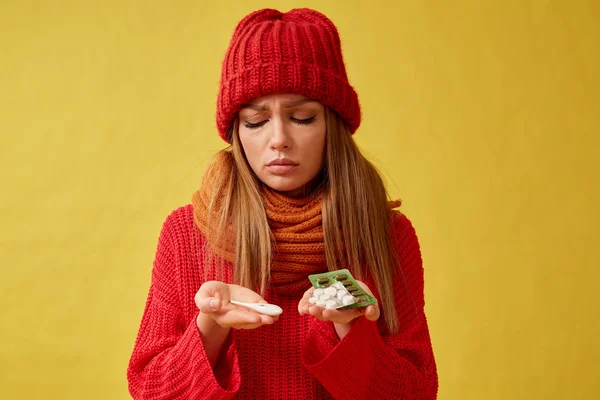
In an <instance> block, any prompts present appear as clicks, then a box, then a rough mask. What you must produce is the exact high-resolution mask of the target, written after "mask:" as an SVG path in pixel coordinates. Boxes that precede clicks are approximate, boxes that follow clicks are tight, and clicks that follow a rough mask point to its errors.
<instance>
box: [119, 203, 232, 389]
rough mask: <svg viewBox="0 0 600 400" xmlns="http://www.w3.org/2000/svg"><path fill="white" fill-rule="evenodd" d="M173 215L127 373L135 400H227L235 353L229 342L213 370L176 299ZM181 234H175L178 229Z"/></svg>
mask: <svg viewBox="0 0 600 400" xmlns="http://www.w3.org/2000/svg"><path fill="white" fill-rule="evenodd" d="M177 219H178V218H177V215H176V212H174V213H173V214H171V215H170V216H169V218H167V220H166V222H165V224H164V225H163V228H162V230H161V233H160V236H159V240H158V246H157V251H156V256H155V260H154V266H153V269H152V283H151V285H150V290H149V294H148V298H147V301H146V306H145V309H144V313H143V317H142V321H141V325H140V329H139V331H138V336H137V339H136V342H135V346H134V350H133V354H132V355H131V358H130V361H129V368H128V369H127V379H128V381H129V392H130V394H131V395H132V397H133V398H134V399H144V400H147V399H230V398H232V397H233V396H234V395H235V394H236V392H237V390H238V388H239V383H240V379H239V376H240V374H239V365H238V361H237V353H236V352H235V349H234V346H233V345H232V344H231V341H230V340H228V341H227V342H226V344H225V346H224V349H223V352H222V354H221V357H220V359H219V361H218V364H217V366H216V367H215V369H214V370H213V368H212V367H211V365H210V362H209V360H208V357H207V355H206V352H205V350H204V346H203V342H202V338H201V337H200V333H199V332H198V328H197V327H196V317H197V315H198V313H197V312H194V313H193V317H192V318H190V317H189V314H190V313H189V312H188V313H184V312H183V310H182V307H183V306H182V302H181V301H180V299H179V290H178V285H179V279H178V275H179V273H178V265H177V261H176V259H177V257H176V249H175V247H174V245H173V243H174V241H173V240H172V237H173V236H174V235H173V233H175V232H176V231H177V230H178V229H179V227H178V222H177ZM179 230H180V229H179ZM186 314H188V316H187V317H186Z"/></svg>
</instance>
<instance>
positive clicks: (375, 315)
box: [364, 303, 381, 321]
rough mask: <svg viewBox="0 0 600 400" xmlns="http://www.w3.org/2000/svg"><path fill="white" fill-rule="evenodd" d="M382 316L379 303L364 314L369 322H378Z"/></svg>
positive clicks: (368, 308) (369, 307)
mask: <svg viewBox="0 0 600 400" xmlns="http://www.w3.org/2000/svg"><path fill="white" fill-rule="evenodd" d="M380 314H381V312H380V311H379V307H378V306H377V303H375V304H371V305H370V306H367V308H366V309H365V312H364V315H365V318H367V319H368V320H369V321H377V320H378V319H379V316H380Z"/></svg>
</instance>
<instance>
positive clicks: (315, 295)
mask: <svg viewBox="0 0 600 400" xmlns="http://www.w3.org/2000/svg"><path fill="white" fill-rule="evenodd" d="M322 294H323V289H315V291H314V292H313V297H316V298H319V296H321V295H322Z"/></svg>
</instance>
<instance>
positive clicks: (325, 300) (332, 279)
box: [308, 269, 377, 310]
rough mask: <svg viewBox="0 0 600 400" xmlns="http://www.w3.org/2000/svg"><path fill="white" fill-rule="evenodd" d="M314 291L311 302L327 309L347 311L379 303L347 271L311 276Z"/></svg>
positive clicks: (341, 270) (339, 270)
mask: <svg viewBox="0 0 600 400" xmlns="http://www.w3.org/2000/svg"><path fill="white" fill-rule="evenodd" d="M308 279H309V280H310V283H311V284H312V285H313V287H314V290H313V294H312V296H311V298H310V299H309V302H310V303H311V304H315V305H317V306H321V307H324V308H327V309H336V310H347V309H350V308H357V307H366V306H368V305H370V304H374V303H376V302H377V299H375V297H373V296H371V295H370V294H369V293H367V292H365V291H364V290H363V289H362V288H361V287H360V285H359V284H358V283H357V282H356V280H355V279H354V277H352V274H351V273H350V271H348V270H347V269H338V270H337V271H330V272H324V273H322V274H313V275H309V276H308Z"/></svg>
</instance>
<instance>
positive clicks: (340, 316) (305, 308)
mask: <svg viewBox="0 0 600 400" xmlns="http://www.w3.org/2000/svg"><path fill="white" fill-rule="evenodd" d="M356 282H357V283H358V284H359V285H360V287H361V288H362V289H363V290H364V291H365V292H367V293H369V294H370V295H371V296H372V295H373V292H371V289H369V287H368V286H367V285H366V284H364V283H363V282H361V281H358V280H357V281H356ZM313 290H315V289H314V288H310V289H308V290H307V291H306V292H305V293H304V296H302V299H301V300H300V303H298V312H299V313H300V315H312V316H313V317H315V318H318V319H320V320H321V321H331V322H333V323H335V324H338V325H348V324H351V322H352V321H354V320H355V319H356V318H358V317H360V316H361V315H364V316H365V318H367V319H368V320H370V321H376V320H377V319H378V318H379V315H380V311H379V306H378V303H374V304H371V305H369V306H367V307H357V308H351V309H348V310H328V309H326V308H324V307H319V306H317V305H314V304H310V303H309V302H308V299H310V298H311V296H312V292H313ZM336 328H337V327H336ZM338 333H339V332H338Z"/></svg>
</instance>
